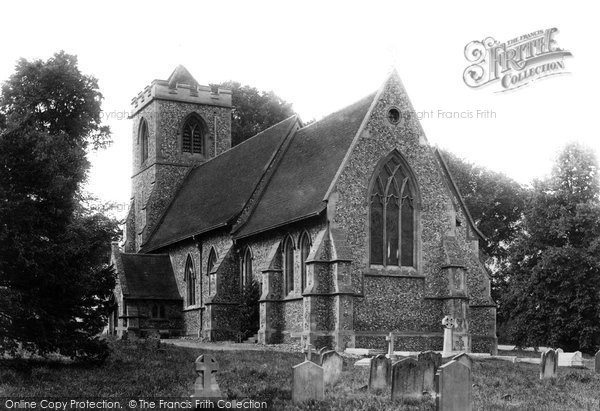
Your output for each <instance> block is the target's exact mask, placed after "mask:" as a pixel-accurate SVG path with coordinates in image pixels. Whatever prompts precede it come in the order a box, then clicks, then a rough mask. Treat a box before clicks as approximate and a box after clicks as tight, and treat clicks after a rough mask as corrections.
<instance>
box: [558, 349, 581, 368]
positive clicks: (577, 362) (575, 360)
mask: <svg viewBox="0 0 600 411" xmlns="http://www.w3.org/2000/svg"><path fill="white" fill-rule="evenodd" d="M556 351H558V350H556ZM556 356H557V362H558V366H559V367H583V356H582V355H581V351H575V352H562V353H561V352H557V353H556Z"/></svg>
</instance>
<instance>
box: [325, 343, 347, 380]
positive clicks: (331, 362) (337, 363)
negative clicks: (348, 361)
mask: <svg viewBox="0 0 600 411" xmlns="http://www.w3.org/2000/svg"><path fill="white" fill-rule="evenodd" d="M321 367H323V382H324V383H325V385H334V384H335V383H336V382H337V380H338V379H339V378H340V376H341V375H342V368H343V367H344V360H343V358H342V356H341V355H339V354H338V353H337V352H335V351H334V350H330V351H325V352H324V353H322V354H321Z"/></svg>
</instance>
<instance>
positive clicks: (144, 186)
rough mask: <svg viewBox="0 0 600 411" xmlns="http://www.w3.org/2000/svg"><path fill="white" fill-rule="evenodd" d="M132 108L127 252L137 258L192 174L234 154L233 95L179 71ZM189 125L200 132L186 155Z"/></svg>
mask: <svg viewBox="0 0 600 411" xmlns="http://www.w3.org/2000/svg"><path fill="white" fill-rule="evenodd" d="M131 104H132V110H131V113H132V114H131V116H130V119H131V120H132V123H133V124H132V125H133V130H132V136H133V138H132V164H133V176H132V177H131V179H132V181H131V183H132V195H131V205H130V208H131V209H130V212H129V214H128V218H127V224H126V227H127V230H126V231H127V233H126V243H125V250H126V252H137V251H138V250H139V249H140V247H141V246H142V244H143V243H144V241H146V239H147V238H148V237H149V235H150V234H151V233H152V230H153V229H154V227H156V224H157V223H158V221H159V220H160V217H161V215H162V214H163V212H164V210H165V208H166V207H168V205H169V202H170V199H171V198H173V196H174V195H175V193H176V191H177V189H178V188H179V186H180V184H181V183H182V182H183V180H184V179H185V177H186V175H187V174H188V172H189V171H190V170H191V169H192V168H193V167H194V166H197V165H199V164H202V163H204V162H206V161H208V160H209V159H211V158H213V157H216V156H217V155H219V154H221V153H223V152H225V151H227V150H229V149H230V148H231V109H232V106H231V90H228V89H222V88H219V89H218V90H217V91H216V92H215V91H212V89H211V88H210V87H209V86H204V85H200V84H198V82H197V81H196V80H195V79H194V78H193V77H192V75H191V74H190V73H189V72H188V71H187V70H186V69H185V67H183V66H178V67H177V68H176V69H175V71H173V73H172V74H171V76H169V78H168V79H167V80H154V81H153V82H152V83H151V84H150V85H148V86H146V87H145V88H144V90H143V91H141V92H140V93H139V94H138V95H137V96H136V97H134V98H133V99H132V101H131ZM190 119H194V120H195V121H196V122H197V124H198V128H199V129H201V150H198V151H196V150H189V149H188V150H186V146H185V143H184V138H183V134H184V128H186V124H188V121H190ZM187 144H189V142H188V143H187ZM188 148H189V147H188Z"/></svg>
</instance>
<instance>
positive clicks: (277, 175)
mask: <svg viewBox="0 0 600 411" xmlns="http://www.w3.org/2000/svg"><path fill="white" fill-rule="evenodd" d="M374 97H375V94H371V95H369V96H368V97H365V98H363V99H362V100H360V101H358V102H356V103H354V104H352V105H351V106H348V107H346V108H344V109H342V110H340V111H338V112H336V113H333V114H330V115H329V116H327V117H325V118H323V119H322V120H320V121H318V122H316V123H313V124H311V125H309V126H307V127H304V128H302V129H300V130H298V132H296V134H295V135H294V136H293V140H292V141H291V143H290V145H289V147H288V148H287V150H286V152H285V154H284V157H283V158H282V160H281V162H280V164H279V166H278V167H277V169H276V170H275V171H274V173H273V176H272V177H271V179H270V181H269V184H268V185H267V186H266V188H265V189H264V192H263V193H262V195H261V197H260V200H259V201H258V203H257V205H256V207H255V208H254V210H253V213H252V214H251V215H250V217H249V218H248V219H247V220H246V222H245V224H243V225H242V226H241V227H240V228H238V229H237V232H235V233H234V237H236V238H240V237H246V236H249V235H252V234H256V233H258V232H262V231H265V230H268V229H270V228H274V227H278V226H281V225H284V224H287V223H290V222H292V221H296V220H299V219H302V218H305V217H309V216H312V215H316V214H318V213H320V212H321V211H323V209H324V208H325V204H324V203H323V197H324V195H325V193H326V192H327V189H328V188H329V185H330V184H331V182H332V180H333V178H334V176H335V174H336V172H337V170H338V168H339V166H340V164H341V162H342V160H343V159H344V157H345V155H346V152H347V151H348V149H349V148H350V144H351V143H352V140H353V139H354V136H355V135H356V133H357V131H358V129H359V128H360V126H361V124H362V122H363V120H364V118H365V116H366V115H367V112H368V110H369V108H370V106H371V103H372V102H373V98H374Z"/></svg>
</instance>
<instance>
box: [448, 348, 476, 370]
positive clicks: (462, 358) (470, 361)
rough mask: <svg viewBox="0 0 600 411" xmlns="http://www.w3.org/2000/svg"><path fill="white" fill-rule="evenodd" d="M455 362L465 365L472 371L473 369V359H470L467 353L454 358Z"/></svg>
mask: <svg viewBox="0 0 600 411" xmlns="http://www.w3.org/2000/svg"><path fill="white" fill-rule="evenodd" d="M452 359H453V360H454V361H458V362H460V363H463V364H464V365H466V366H467V367H469V369H470V370H472V369H473V359H472V358H471V357H469V356H468V355H467V354H466V353H464V352H463V353H460V354H458V355H456V356H454V357H453V358H452Z"/></svg>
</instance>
